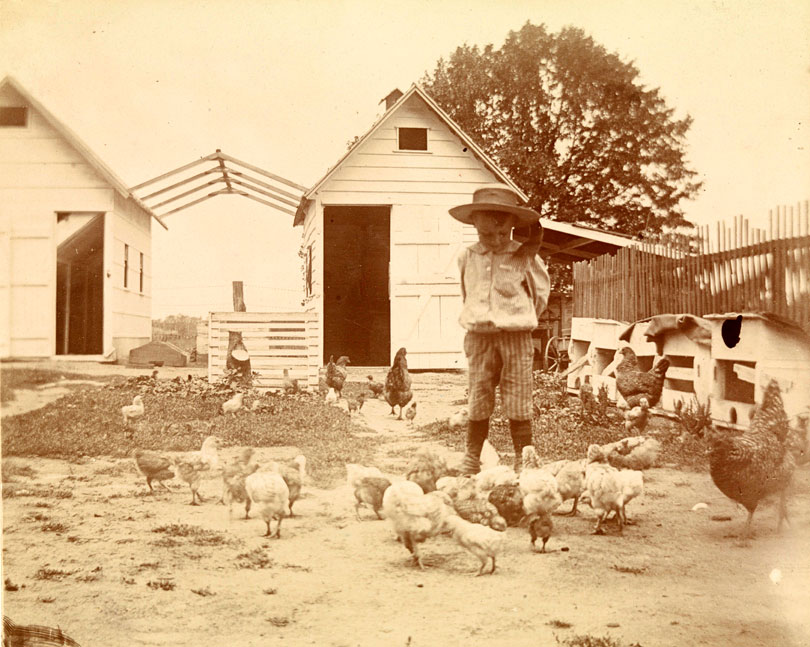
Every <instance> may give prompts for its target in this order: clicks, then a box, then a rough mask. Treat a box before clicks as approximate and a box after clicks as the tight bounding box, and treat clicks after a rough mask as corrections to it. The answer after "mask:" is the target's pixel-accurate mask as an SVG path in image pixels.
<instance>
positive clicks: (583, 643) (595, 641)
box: [554, 635, 641, 647]
mask: <svg viewBox="0 0 810 647" xmlns="http://www.w3.org/2000/svg"><path fill="white" fill-rule="evenodd" d="M554 638H555V639H556V640H557V644H558V645H565V646H566V647H623V645H624V643H622V642H620V641H618V640H616V639H615V638H611V637H610V636H591V635H578V636H570V637H568V638H563V639H562V640H560V638H559V637H558V636H554ZM628 647H641V645H640V644H639V643H633V644H631V645H629V646H628Z"/></svg>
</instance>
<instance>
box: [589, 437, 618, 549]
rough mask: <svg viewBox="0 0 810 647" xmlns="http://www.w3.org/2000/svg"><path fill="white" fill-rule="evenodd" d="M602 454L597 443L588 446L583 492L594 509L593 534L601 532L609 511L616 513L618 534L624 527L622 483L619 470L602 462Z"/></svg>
mask: <svg viewBox="0 0 810 647" xmlns="http://www.w3.org/2000/svg"><path fill="white" fill-rule="evenodd" d="M604 458H605V457H604V454H603V453H602V451H601V449H600V448H599V445H591V446H590V447H588V464H587V465H586V467H585V494H586V495H587V496H588V499H589V501H590V503H591V507H592V508H593V509H594V510H595V511H596V514H597V520H596V527H595V528H594V530H593V532H594V534H595V535H598V534H601V533H602V523H603V522H604V521H605V519H606V518H607V516H608V514H610V513H611V512H615V513H616V519H617V520H618V522H619V534H621V533H622V531H623V528H624V518H623V515H622V509H623V507H624V483H623V482H622V479H621V477H620V476H619V470H617V469H616V468H615V467H612V466H610V465H608V464H607V463H604V462H602V461H604Z"/></svg>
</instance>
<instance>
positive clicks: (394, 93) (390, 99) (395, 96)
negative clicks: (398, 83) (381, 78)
mask: <svg viewBox="0 0 810 647" xmlns="http://www.w3.org/2000/svg"><path fill="white" fill-rule="evenodd" d="M402 94H403V92H402V90H400V89H399V88H394V89H393V90H391V92H389V93H388V94H387V95H386V96H385V98H384V99H382V100H381V101H380V103H382V102H383V101H385V109H386V111H387V110H390V109H391V106H393V105H394V104H395V103H396V102H397V101H398V100H399V98H400V97H401V96H402Z"/></svg>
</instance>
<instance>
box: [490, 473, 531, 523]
mask: <svg viewBox="0 0 810 647" xmlns="http://www.w3.org/2000/svg"><path fill="white" fill-rule="evenodd" d="M487 500H488V501H489V502H490V503H491V504H492V505H494V506H495V508H497V510H498V514H499V515H500V516H501V517H503V519H504V521H506V525H508V526H517V525H518V524H519V523H520V520H521V519H522V518H523V515H524V510H523V492H522V491H521V489H520V488H519V487H518V486H517V485H516V484H511V483H503V484H500V485H496V486H495V487H494V488H493V489H492V491H491V492H490V493H489V496H488V497H487Z"/></svg>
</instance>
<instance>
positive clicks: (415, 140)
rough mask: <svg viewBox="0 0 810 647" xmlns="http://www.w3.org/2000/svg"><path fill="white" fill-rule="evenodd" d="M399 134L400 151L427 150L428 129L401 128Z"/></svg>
mask: <svg viewBox="0 0 810 647" xmlns="http://www.w3.org/2000/svg"><path fill="white" fill-rule="evenodd" d="M398 132H399V150H404V151H426V150H427V128H400V129H399V130H398Z"/></svg>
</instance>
